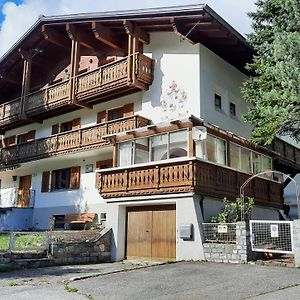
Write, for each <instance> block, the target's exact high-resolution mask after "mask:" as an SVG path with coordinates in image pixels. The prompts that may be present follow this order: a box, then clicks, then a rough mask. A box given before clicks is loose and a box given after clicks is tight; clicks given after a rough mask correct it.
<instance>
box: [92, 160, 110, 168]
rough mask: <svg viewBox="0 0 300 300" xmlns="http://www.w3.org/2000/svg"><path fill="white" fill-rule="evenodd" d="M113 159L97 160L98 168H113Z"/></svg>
mask: <svg viewBox="0 0 300 300" xmlns="http://www.w3.org/2000/svg"><path fill="white" fill-rule="evenodd" d="M112 166H113V161H112V159H107V160H100V161H97V162H96V169H107V168H112Z"/></svg>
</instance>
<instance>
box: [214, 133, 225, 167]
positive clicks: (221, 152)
mask: <svg viewBox="0 0 300 300" xmlns="http://www.w3.org/2000/svg"><path fill="white" fill-rule="evenodd" d="M216 144H217V152H216V156H217V157H216V158H217V163H219V164H222V165H226V141H224V140H221V139H218V138H216Z"/></svg>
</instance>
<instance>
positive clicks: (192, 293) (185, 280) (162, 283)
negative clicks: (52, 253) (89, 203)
mask: <svg viewBox="0 0 300 300" xmlns="http://www.w3.org/2000/svg"><path fill="white" fill-rule="evenodd" d="M150 265H152V264H149V263H147V262H128V261H127V262H124V263H111V264H100V265H82V266H67V267H66V266H61V267H50V268H43V269H31V270H30V269H29V270H21V271H14V272H9V273H3V274H0V299H5V300H10V299H14V300H15V299H22V300H23V299H25V300H26V299H30V300H35V299H39V300H40V299H41V298H43V300H48V299H51V300H52V299H53V300H54V299H55V300H57V299H60V300H64V299H66V300H68V299H72V300H73V299H74V300H77V299H95V300H96V299H101V300H102V299H143V300H144V299H205V300H210V299H218V300H219V299H222V300H223V299H224V300H226V299H230V300H235V299H239V300H240V299H255V300H266V299H272V300H277V299H278V300H279V299H280V300H281V299H300V269H295V268H283V267H267V266H259V265H247V264H245V265H240V264H217V263H207V262H178V263H172V264H164V265H157V264H156V263H155V262H154V264H153V265H152V266H150Z"/></svg>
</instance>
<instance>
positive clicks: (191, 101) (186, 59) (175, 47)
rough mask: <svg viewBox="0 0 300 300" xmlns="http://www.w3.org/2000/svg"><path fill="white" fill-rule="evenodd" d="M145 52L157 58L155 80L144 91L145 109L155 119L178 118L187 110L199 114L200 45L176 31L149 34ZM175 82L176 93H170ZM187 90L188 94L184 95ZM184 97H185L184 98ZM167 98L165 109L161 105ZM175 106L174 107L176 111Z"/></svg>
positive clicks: (144, 113)
mask: <svg viewBox="0 0 300 300" xmlns="http://www.w3.org/2000/svg"><path fill="white" fill-rule="evenodd" d="M144 52H145V54H146V55H148V56H150V57H152V58H153V59H154V60H155V66H154V81H153V83H152V85H151V86H150V89H149V91H147V92H144V93H143V96H142V98H143V102H142V103H143V105H142V113H143V115H145V116H146V117H149V118H150V119H152V120H153V121H154V122H161V121H163V120H167V119H172V118H178V117H180V116H186V115H188V114H194V115H196V116H199V115H200V103H199V99H200V78H199V72H200V70H199V68H200V66H199V45H192V44H190V43H189V42H187V41H182V40H181V39H180V37H179V36H178V35H176V34H175V33H173V32H169V33H168V32H164V33H162V32H157V33H151V34H150V44H149V45H146V46H145V48H144ZM172 82H175V83H176V84H177V90H178V92H177V94H176V93H175V94H176V95H177V96H178V98H179V99H181V100H179V99H177V100H176V99H175V98H174V96H175V94H173V95H168V92H170V86H171V85H172ZM182 93H185V94H186V98H185V97H182V95H183V94H182ZM183 98H185V99H186V101H185V100H183ZM161 101H165V103H166V107H165V110H164V109H163V108H162V106H161ZM173 108H174V109H175V111H173Z"/></svg>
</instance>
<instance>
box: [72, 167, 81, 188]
mask: <svg viewBox="0 0 300 300" xmlns="http://www.w3.org/2000/svg"><path fill="white" fill-rule="evenodd" d="M70 176H71V177H70V188H71V189H72V190H76V189H79V187H80V166H78V167H72V168H71V175H70Z"/></svg>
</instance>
